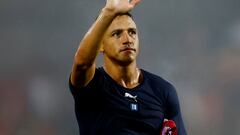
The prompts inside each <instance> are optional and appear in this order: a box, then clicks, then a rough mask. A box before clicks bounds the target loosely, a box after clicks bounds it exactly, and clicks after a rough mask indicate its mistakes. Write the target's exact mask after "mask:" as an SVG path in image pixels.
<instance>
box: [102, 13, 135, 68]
mask: <svg viewBox="0 0 240 135" xmlns="http://www.w3.org/2000/svg"><path fill="white" fill-rule="evenodd" d="M102 45H103V53H104V57H107V58H108V59H110V60H111V61H113V62H118V63H121V64H130V63H131V62H133V61H135V60H136V57H137V55H138V53H139V40H138V34H137V28H136V24H135V23H134V21H133V20H132V18H131V17H129V16H127V15H121V16H117V17H116V18H115V19H114V20H113V22H112V23H111V25H110V26H109V27H108V29H107V31H106V33H105V34H104V38H103V40H102Z"/></svg>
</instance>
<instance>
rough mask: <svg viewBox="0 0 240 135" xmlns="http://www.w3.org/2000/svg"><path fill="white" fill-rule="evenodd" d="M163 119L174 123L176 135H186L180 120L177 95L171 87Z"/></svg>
mask: <svg viewBox="0 0 240 135" xmlns="http://www.w3.org/2000/svg"><path fill="white" fill-rule="evenodd" d="M165 118H166V119H168V120H173V121H174V122H175V123H176V127H177V131H178V135H187V132H186V129H185V126H184V122H183V119H182V114H181V109H180V104H179V99H178V95H177V92H176V89H175V88H174V87H173V86H172V87H170V89H169V93H168V97H167V110H166V115H165Z"/></svg>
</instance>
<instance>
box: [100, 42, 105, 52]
mask: <svg viewBox="0 0 240 135" xmlns="http://www.w3.org/2000/svg"><path fill="white" fill-rule="evenodd" d="M99 51H100V53H104V49H103V43H102V42H101V46H100V50H99Z"/></svg>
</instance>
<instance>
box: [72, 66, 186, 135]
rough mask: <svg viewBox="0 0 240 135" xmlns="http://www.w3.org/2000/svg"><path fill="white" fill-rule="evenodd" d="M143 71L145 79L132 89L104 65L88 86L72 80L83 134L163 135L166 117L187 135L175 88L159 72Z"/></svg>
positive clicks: (98, 69) (180, 131) (180, 134)
mask: <svg viewBox="0 0 240 135" xmlns="http://www.w3.org/2000/svg"><path fill="white" fill-rule="evenodd" d="M141 73H142V75H143V81H142V83H141V84H140V85H138V86H136V87H135V88H131V89H128V88H125V87H123V86H121V85H119V84H118V83H117V82H115V81H114V80H113V79H112V78H111V77H110V76H109V75H108V74H107V73H106V72H105V71H104V69H103V68H102V67H100V68H97V69H96V71H95V75H94V77H93V79H92V80H91V81H90V82H89V84H88V85H87V86H86V87H84V88H76V87H74V86H73V85H72V84H71V83H70V84H69V86H70V90H71V93H72V95H73V97H74V101H75V113H76V117H77V121H78V125H79V130H80V135H159V134H160V130H161V127H162V123H163V120H164V118H167V119H172V120H174V121H175V122H176V125H177V128H178V133H179V135H186V132H185V128H184V125H183V121H182V117H181V112H180V107H179V101H178V97H177V93H176V90H175V88H174V87H173V86H172V85H171V84H170V83H169V82H167V81H166V80H164V79H162V78H161V77H159V76H156V75H154V74H152V73H149V72H147V71H145V70H142V69H141ZM70 82H71V81H70Z"/></svg>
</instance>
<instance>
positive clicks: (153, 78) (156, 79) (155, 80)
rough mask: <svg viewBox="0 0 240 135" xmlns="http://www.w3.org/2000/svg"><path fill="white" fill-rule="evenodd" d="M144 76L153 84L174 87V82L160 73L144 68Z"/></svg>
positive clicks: (168, 87)
mask: <svg viewBox="0 0 240 135" xmlns="http://www.w3.org/2000/svg"><path fill="white" fill-rule="evenodd" d="M142 72H143V76H144V79H145V80H146V81H148V82H149V83H150V84H151V85H154V86H155V87H161V88H167V89H174V86H173V84H172V83H171V82H170V81H168V80H166V79H164V78H163V77H161V76H160V75H157V74H154V73H152V72H149V71H146V70H143V69H142Z"/></svg>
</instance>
